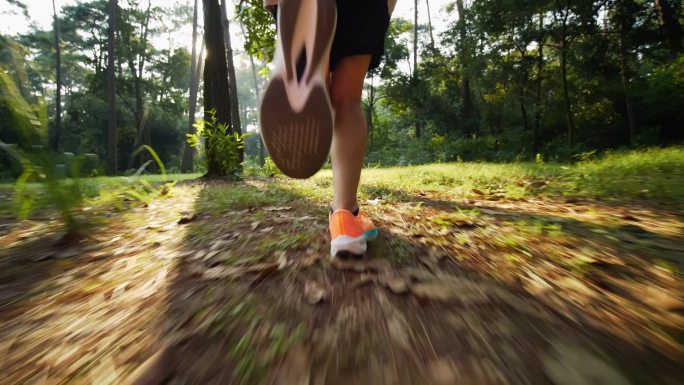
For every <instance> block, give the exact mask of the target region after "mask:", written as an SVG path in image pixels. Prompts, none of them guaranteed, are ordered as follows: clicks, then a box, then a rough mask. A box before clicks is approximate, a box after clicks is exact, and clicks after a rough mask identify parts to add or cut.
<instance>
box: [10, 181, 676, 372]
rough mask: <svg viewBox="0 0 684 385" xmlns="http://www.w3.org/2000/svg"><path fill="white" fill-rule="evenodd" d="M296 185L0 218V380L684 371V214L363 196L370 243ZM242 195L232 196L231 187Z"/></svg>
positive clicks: (248, 186) (551, 201) (195, 189)
mask: <svg viewBox="0 0 684 385" xmlns="http://www.w3.org/2000/svg"><path fill="white" fill-rule="evenodd" d="M298 194H299V193H296V192H292V191H290V190H287V189H286V188H285V187H283V186H282V185H270V184H269V183H268V182H264V181H258V180H250V181H247V182H245V183H234V184H230V185H226V184H208V185H207V184H186V185H183V186H177V187H176V188H175V190H174V195H173V196H172V197H169V198H167V199H161V200H156V201H154V202H152V203H151V204H149V205H148V206H146V207H137V208H133V209H131V210H129V211H127V212H125V213H116V212H112V211H107V210H103V211H102V212H101V213H98V215H97V216H98V217H100V218H102V220H101V221H100V223H99V224H97V225H92V226H90V227H88V228H87V230H86V229H84V233H85V236H84V237H82V238H81V239H78V240H71V241H69V242H64V241H63V240H62V241H60V239H61V238H60V237H61V234H60V233H59V232H58V228H59V224H58V223H56V222H55V221H52V220H50V219H49V218H45V219H44V220H39V221H33V222H23V223H14V222H11V221H5V222H3V223H2V227H0V236H2V238H1V240H0V250H1V251H0V357H3V359H2V360H0V383H1V384H64V383H69V384H88V383H91V384H98V385H100V384H121V383H124V384H133V383H135V384H239V383H244V384H260V383H266V384H283V385H285V384H287V385H290V384H297V385H299V384H330V385H332V384H676V383H679V381H680V380H681V372H682V366H681V363H682V362H684V334H683V333H682V332H683V330H684V318H683V313H682V311H683V310H684V300H683V299H682V293H684V291H683V290H682V289H683V288H684V280H683V279H682V275H681V273H679V272H677V271H681V269H682V265H681V264H682V255H683V254H684V235H683V234H684V215H682V214H681V213H679V212H677V211H674V210H673V209H671V208H668V207H667V206H662V207H661V206H657V205H646V204H643V203H642V204H641V205H638V204H636V203H635V204H632V205H629V206H624V205H618V204H610V203H606V202H597V201H577V200H571V199H563V198H560V197H559V198H534V199H526V200H523V199H517V200H512V199H507V198H506V197H505V196H498V195H495V194H494V195H491V194H485V193H483V192H481V191H479V190H478V191H474V192H473V194H472V196H470V197H469V198H467V199H458V200H457V199H454V198H453V197H450V196H449V195H448V194H438V193H427V192H417V193H415V194H403V195H391V194H390V195H387V196H378V197H376V198H373V199H369V200H368V201H367V202H365V203H366V205H365V207H366V211H367V213H368V215H369V217H371V218H373V219H374V220H375V221H376V223H377V225H379V228H380V230H381V236H380V238H379V239H378V240H377V241H376V242H375V243H374V244H372V245H371V246H370V247H371V249H370V255H369V258H368V259H367V260H365V261H347V262H344V261H330V259H329V258H328V257H327V255H328V254H327V251H328V235H327V221H326V215H325V213H326V209H325V206H324V205H322V204H321V202H320V201H317V200H316V199H309V198H307V197H303V196H301V195H298ZM236 197H237V198H236Z"/></svg>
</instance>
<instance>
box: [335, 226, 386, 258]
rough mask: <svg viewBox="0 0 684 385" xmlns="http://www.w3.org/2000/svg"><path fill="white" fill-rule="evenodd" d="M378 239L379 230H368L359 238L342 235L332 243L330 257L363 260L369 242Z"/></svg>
mask: <svg viewBox="0 0 684 385" xmlns="http://www.w3.org/2000/svg"><path fill="white" fill-rule="evenodd" d="M377 237H378V229H377V228H376V229H372V230H368V231H366V232H365V233H363V234H361V235H360V236H358V237H349V236H346V235H341V236H339V237H337V238H335V239H334V240H333V241H331V242H330V256H331V257H333V258H335V257H337V258H342V259H350V258H355V259H362V258H363V256H364V255H365V254H366V251H367V250H368V241H372V240H374V239H376V238H377Z"/></svg>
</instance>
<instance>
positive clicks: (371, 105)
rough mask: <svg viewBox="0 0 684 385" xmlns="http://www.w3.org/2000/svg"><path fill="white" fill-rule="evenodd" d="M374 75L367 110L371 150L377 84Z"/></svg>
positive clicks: (369, 90) (371, 80)
mask: <svg viewBox="0 0 684 385" xmlns="http://www.w3.org/2000/svg"><path fill="white" fill-rule="evenodd" d="M374 79H375V77H374V76H371V78H370V84H369V85H368V109H367V111H366V121H367V122H368V137H369V140H368V143H369V145H368V148H367V151H368V152H371V151H372V150H373V136H374V134H373V132H374V131H375V130H374V127H373V110H374V109H375V84H374V82H373V81H374Z"/></svg>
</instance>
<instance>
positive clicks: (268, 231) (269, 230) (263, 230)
mask: <svg viewBox="0 0 684 385" xmlns="http://www.w3.org/2000/svg"><path fill="white" fill-rule="evenodd" d="M271 231H273V226H269V227H265V228H263V229H261V230H260V231H259V232H261V233H270V232H271Z"/></svg>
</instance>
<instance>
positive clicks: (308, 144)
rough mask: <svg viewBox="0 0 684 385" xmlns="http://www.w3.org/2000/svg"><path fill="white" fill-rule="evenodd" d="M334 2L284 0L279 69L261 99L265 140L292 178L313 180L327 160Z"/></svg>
mask: <svg viewBox="0 0 684 385" xmlns="http://www.w3.org/2000/svg"><path fill="white" fill-rule="evenodd" d="M336 22H337V10H336V6H335V1H334V0H283V1H282V2H281V4H280V6H279V10H278V45H277V46H276V68H275V70H274V71H273V75H272V77H271V80H270V81H269V83H268V86H267V87H266V90H265V92H264V96H263V98H262V100H261V106H260V112H259V120H260V125H261V135H262V137H263V140H264V143H265V144H266V148H267V149H268V152H269V155H270V156H271V159H273V162H274V163H275V164H276V166H278V168H279V169H280V170H281V171H282V172H283V173H284V174H285V175H287V176H290V177H293V178H308V177H310V176H312V175H314V174H315V173H316V172H318V170H320V169H321V167H322V166H323V163H325V161H326V160H327V158H328V153H329V152H330V145H331V143H332V133H333V125H334V116H333V110H332V105H331V104H330V96H329V94H328V89H327V86H326V76H327V71H328V62H329V58H330V46H331V45H332V40H333V37H334V33H335V27H336Z"/></svg>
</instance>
